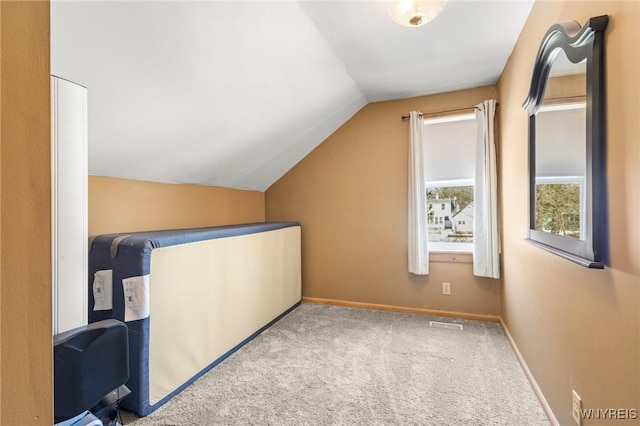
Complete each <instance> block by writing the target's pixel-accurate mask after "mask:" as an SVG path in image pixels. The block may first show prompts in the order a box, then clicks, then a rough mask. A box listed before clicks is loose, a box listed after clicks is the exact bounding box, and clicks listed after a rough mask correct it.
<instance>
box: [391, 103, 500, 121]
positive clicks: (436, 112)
mask: <svg viewBox="0 0 640 426" xmlns="http://www.w3.org/2000/svg"><path fill="white" fill-rule="evenodd" d="M498 105H499V104H498V103H496V108H497V107H498ZM476 109H478V107H477V106H472V107H467V108H457V109H448V110H446V111H434V112H428V113H425V114H423V113H420V114H418V115H419V116H420V118H424V117H430V116H432V115H442V114H447V113H450V112H461V111H469V110H476ZM400 118H402V121H406V120H408V119H409V116H408V115H403V116H402V117H400Z"/></svg>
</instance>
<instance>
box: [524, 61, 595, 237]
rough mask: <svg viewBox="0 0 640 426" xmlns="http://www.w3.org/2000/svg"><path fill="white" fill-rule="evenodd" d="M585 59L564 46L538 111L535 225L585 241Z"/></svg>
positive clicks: (552, 69)
mask: <svg viewBox="0 0 640 426" xmlns="http://www.w3.org/2000/svg"><path fill="white" fill-rule="evenodd" d="M585 92H586V61H582V62H579V63H577V64H574V63H572V62H571V61H570V60H569V59H568V58H567V55H566V54H565V52H564V51H563V50H561V49H559V50H558V54H557V55H556V57H555V58H554V60H553V65H552V67H551V71H550V73H549V79H548V80H547V86H546V89H545V94H544V100H543V102H542V105H541V107H540V109H539V110H538V112H537V114H536V158H535V168H536V170H535V185H536V196H535V198H536V205H535V212H536V218H535V229H537V230H539V231H544V232H549V233H552V234H556V235H562V236H565V237H570V238H575V239H581V240H584V239H585V226H586V222H585V217H586V216H585V213H586V211H585V204H586V203H585V177H586V161H587V159H586V153H587V150H586V146H585V140H586V127H587V123H586V99H585Z"/></svg>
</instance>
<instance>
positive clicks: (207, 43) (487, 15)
mask: <svg viewBox="0 0 640 426" xmlns="http://www.w3.org/2000/svg"><path fill="white" fill-rule="evenodd" d="M532 2H533V0H527V1H508V0H504V1H494V2H490V1H461V0H458V1H456V0H449V2H448V4H447V6H446V7H445V9H444V11H443V13H442V15H440V16H439V17H438V18H436V19H435V20H434V21H432V22H430V23H428V24H426V25H425V26H423V27H420V28H405V27H401V26H399V25H397V24H395V23H393V22H392V21H391V20H390V19H389V17H388V15H387V3H386V2H382V1H313V2H311V1H307V2H295V1H279V2H273V1H259V2H245V1H234V2H218V1H215V2H213V1H212V2H191V1H173V2H146V1H145V2H142V1H130V2H96V1H90V2H78V1H71V2H62V1H53V2H52V3H51V72H52V74H54V75H57V76H60V77H63V78H66V79H69V80H71V81H75V82H77V83H79V84H82V85H84V86H86V87H87V88H88V92H89V95H88V97H89V173H90V174H94V175H102V176H112V177H123V178H130V179H141V180H148V181H157V182H174V183H196V184H203V185H215V186H223V187H229V188H243V189H254V190H259V191H264V190H266V189H267V188H268V187H269V186H271V185H272V184H273V183H274V182H275V181H276V180H277V179H279V178H280V177H281V176H282V175H283V174H284V173H286V172H287V171H288V170H289V169H290V168H291V167H293V166H294V165H295V164H296V163H297V162H298V161H300V160H301V159H302V158H303V157H304V156H305V155H307V154H308V153H309V152H310V151H311V150H312V149H313V148H315V147H316V146H317V145H319V144H320V143H322V141H323V140H324V139H325V138H327V137H328V136H329V135H330V134H331V133H333V132H334V131H335V130H336V129H337V128H338V127H340V126H341V125H342V124H343V123H344V122H345V121H347V120H348V119H349V118H351V117H352V116H353V115H354V114H355V113H356V112H357V111H358V110H359V109H360V108H362V107H363V106H364V105H366V104H367V103H368V102H376V101H382V100H390V99H399V98H406V97H412V96H419V95H424V94H431V93H441V92H447V91H451V90H457V89H463V88H468V87H475V86H479V85H484V84H490V83H495V82H496V80H497V78H498V77H499V75H500V73H501V72H502V69H503V67H504V64H505V62H506V60H507V58H508V56H509V54H510V53H511V50H512V48H513V44H514V43H515V41H516V39H517V37H518V35H519V33H520V30H521V28H522V26H523V24H524V22H525V20H526V18H527V16H528V14H529V11H530V9H531V6H532Z"/></svg>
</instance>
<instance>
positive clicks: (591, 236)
mask: <svg viewBox="0 0 640 426" xmlns="http://www.w3.org/2000/svg"><path fill="white" fill-rule="evenodd" d="M608 22H609V17H608V16H607V15H604V16H597V17H593V18H591V19H589V21H588V22H587V23H586V24H585V25H584V26H583V27H582V28H581V27H580V25H579V24H578V23H576V22H568V23H562V24H556V25H553V26H552V27H551V28H549V30H548V31H547V33H546V34H545V36H544V38H543V40H542V43H541V45H540V49H539V50H538V55H537V57H536V61H535V65H534V69H533V76H532V78H531V87H530V89H529V94H528V96H527V99H526V100H525V102H524V104H523V108H524V109H525V110H527V113H528V114H529V209H528V213H529V219H528V228H529V229H528V234H527V241H529V242H531V243H532V244H534V245H536V246H538V247H540V248H542V249H544V250H547V251H549V252H551V253H554V254H556V255H558V256H561V257H563V258H565V259H568V260H571V261H573V262H576V263H578V264H580V265H582V266H585V267H588V268H598V269H603V268H604V262H605V253H606V238H607V237H606V235H607V234H606V229H607V225H606V221H607V200H606V179H605V178H606V169H605V166H606V157H605V155H606V90H605V89H606V87H605V44H604V34H605V33H604V31H605V29H606V28H607V24H608ZM560 50H563V51H564V53H565V54H566V55H567V58H569V60H570V61H571V62H572V63H574V64H576V63H578V62H581V61H583V60H585V59H586V86H587V87H586V103H587V107H586V125H587V128H586V140H585V145H586V168H585V170H586V173H585V186H586V187H585V189H586V190H585V200H584V203H585V207H586V209H585V210H586V214H585V216H586V217H584V218H581V220H584V221H586V222H585V224H586V226H585V229H586V235H584V236H583V239H580V240H577V239H574V238H570V237H565V236H561V235H556V234H552V233H549V232H545V231H540V230H537V229H536V228H535V225H536V211H535V210H536V176H535V174H536V167H535V166H536V165H535V158H536V155H535V154H536V113H537V112H538V109H539V108H540V106H541V105H542V103H543V100H544V93H545V89H546V86H547V81H548V77H549V72H550V70H551V66H552V64H553V60H554V59H555V57H556V55H557V54H558V53H559V51H560Z"/></svg>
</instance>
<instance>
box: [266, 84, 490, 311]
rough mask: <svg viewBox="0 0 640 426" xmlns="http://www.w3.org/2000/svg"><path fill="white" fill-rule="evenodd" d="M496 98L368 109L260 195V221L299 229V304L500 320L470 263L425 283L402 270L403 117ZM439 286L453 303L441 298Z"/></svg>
mask: <svg viewBox="0 0 640 426" xmlns="http://www.w3.org/2000/svg"><path fill="white" fill-rule="evenodd" d="M495 97H496V88H495V86H488V87H484V88H478V89H473V90H467V91H460V92H454V93H449V94H445V95H434V96H424V97H418V98H412V99H405V100H399V101H390V102H381V103H374V104H369V105H367V106H366V107H364V108H363V109H362V110H360V111H359V112H358V113H357V114H356V115H355V116H354V117H353V118H351V119H350V120H349V121H348V122H347V123H345V124H344V125H343V126H342V127H340V128H339V129H338V130H336V132H335V133H334V134H333V135H331V136H330V137H329V138H328V139H326V140H325V141H324V142H323V143H322V144H321V145H320V146H319V147H317V148H316V149H315V150H314V151H313V152H311V153H310V154H309V155H308V156H307V157H306V158H304V159H303V160H302V161H301V162H300V163H298V164H297V165H296V166H295V167H294V168H293V169H292V170H290V171H289V172H288V173H287V174H286V175H285V176H283V177H282V178H281V179H280V180H278V181H277V182H276V183H275V184H274V185H273V186H271V188H269V189H268V190H267V192H266V217H267V220H298V221H300V222H301V223H302V241H303V243H302V256H303V258H302V270H303V279H302V286H303V287H302V288H303V296H306V297H319V298H328V299H339V300H347V301H355V302H367V303H379V304H387V305H395V306H403V307H414V308H428V309H437V310H447V311H457V312H468V313H476V314H486V315H498V314H499V313H500V306H499V293H500V281H499V280H492V279H487V278H476V277H474V276H473V274H472V267H471V264H469V263H466V264H462V263H434V262H432V263H431V271H430V275H429V276H428V277H417V276H413V275H410V274H409V273H408V272H407V207H406V206H407V156H408V149H407V147H408V139H409V123H408V122H406V121H401V119H400V117H401V116H402V115H405V114H407V113H408V112H409V111H411V110H421V111H422V112H424V113H429V112H434V111H444V110H450V109H456V108H467V107H472V106H473V105H475V104H478V103H480V102H481V101H483V100H485V99H490V98H495ZM470 111H471V110H469V112H470ZM443 281H447V282H450V283H451V286H452V294H451V296H443V295H442V294H441V292H442V290H441V289H442V282H443Z"/></svg>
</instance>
